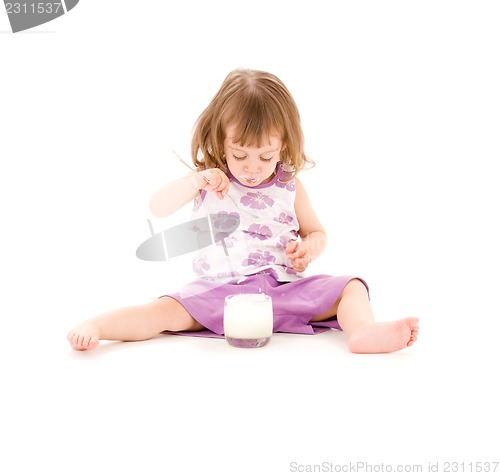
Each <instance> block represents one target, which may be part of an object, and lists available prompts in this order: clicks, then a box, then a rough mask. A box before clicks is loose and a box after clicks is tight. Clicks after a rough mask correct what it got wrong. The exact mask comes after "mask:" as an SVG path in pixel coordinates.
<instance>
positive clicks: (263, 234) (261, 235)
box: [247, 223, 273, 240]
mask: <svg viewBox="0 0 500 476" xmlns="http://www.w3.org/2000/svg"><path fill="white" fill-rule="evenodd" d="M247 233H248V234H249V235H250V236H251V237H252V238H258V239H259V240H267V239H268V238H271V236H273V233H272V232H271V229H270V228H269V227H268V226H265V225H264V226H260V225H259V224H258V223H254V224H253V225H250V227H249V228H248V232H247Z"/></svg>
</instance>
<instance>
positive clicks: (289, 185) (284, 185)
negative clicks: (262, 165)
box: [276, 180, 295, 192]
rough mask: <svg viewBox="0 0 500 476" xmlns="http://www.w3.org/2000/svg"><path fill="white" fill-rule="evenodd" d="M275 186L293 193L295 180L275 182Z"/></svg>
mask: <svg viewBox="0 0 500 476" xmlns="http://www.w3.org/2000/svg"><path fill="white" fill-rule="evenodd" d="M276 186H277V187H279V188H285V189H286V190H288V191H289V192H293V191H294V190H295V180H288V181H287V182H281V181H280V180H278V181H276Z"/></svg>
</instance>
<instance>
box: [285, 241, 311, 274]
mask: <svg viewBox="0 0 500 476" xmlns="http://www.w3.org/2000/svg"><path fill="white" fill-rule="evenodd" d="M285 252H286V257H287V259H289V260H290V261H291V262H292V266H293V269H294V270H295V271H297V272H298V273H302V271H305V270H306V268H307V267H308V266H309V263H310V262H311V261H312V258H311V256H310V254H309V248H308V246H307V244H306V243H304V242H303V241H290V242H289V243H288V244H287V245H286V250H285Z"/></svg>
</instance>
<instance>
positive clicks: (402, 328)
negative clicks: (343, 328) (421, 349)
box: [349, 317, 418, 354]
mask: <svg viewBox="0 0 500 476" xmlns="http://www.w3.org/2000/svg"><path fill="white" fill-rule="evenodd" d="M417 336H418V317H407V318H405V319H400V320H398V321H394V322H375V323H373V324H368V325H366V326H364V327H362V328H361V329H359V330H358V331H356V332H354V333H353V334H352V335H351V337H350V339H349V350H350V351H351V352H354V353H356V354H379V353H385V352H394V351H396V350H401V349H404V348H405V347H409V346H410V345H413V343H414V342H415V341H416V340H417Z"/></svg>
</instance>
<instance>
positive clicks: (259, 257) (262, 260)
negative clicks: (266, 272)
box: [242, 250, 276, 267]
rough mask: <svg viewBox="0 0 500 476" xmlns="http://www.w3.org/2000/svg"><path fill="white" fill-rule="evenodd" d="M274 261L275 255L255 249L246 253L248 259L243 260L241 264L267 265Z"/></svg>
mask: <svg viewBox="0 0 500 476" xmlns="http://www.w3.org/2000/svg"><path fill="white" fill-rule="evenodd" d="M275 261H276V257H275V256H273V255H272V254H271V253H269V251H262V250H256V251H255V252H254V253H250V254H249V255H248V259H246V260H245V261H243V263H242V264H243V266H256V267H260V266H267V265H270V264H271V263H274V262H275Z"/></svg>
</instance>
